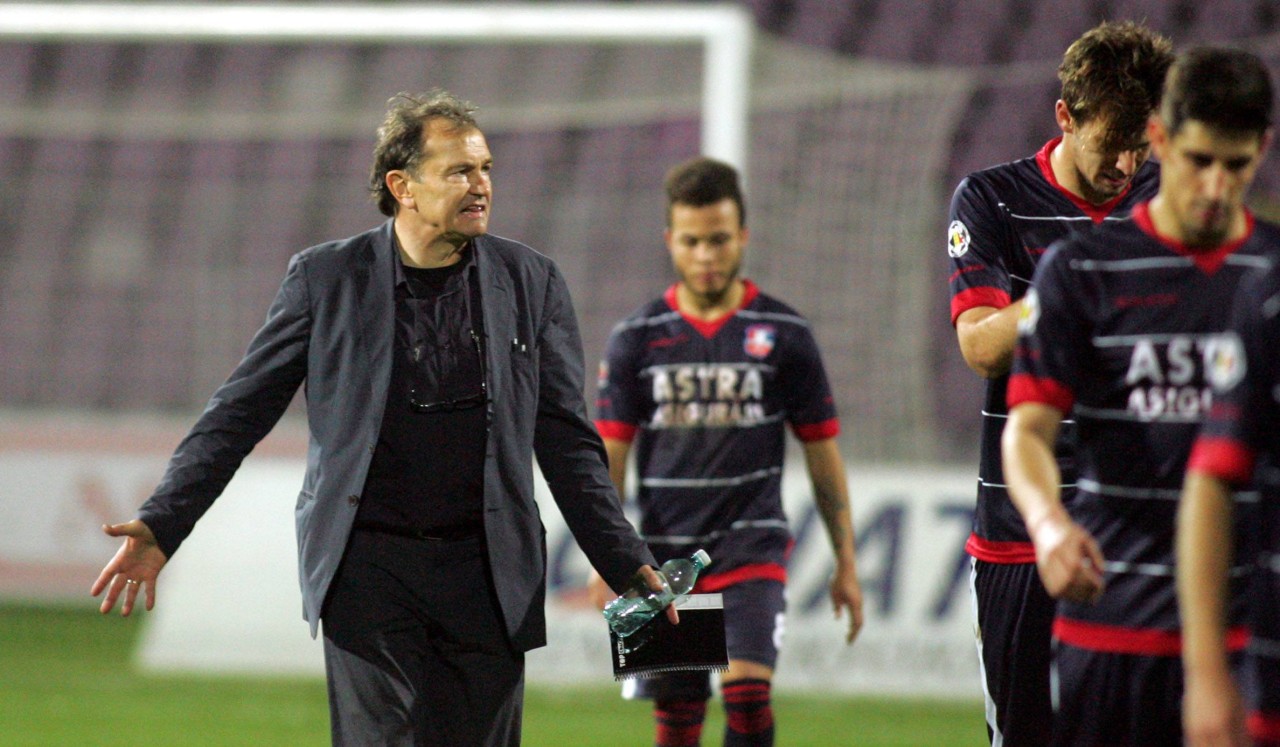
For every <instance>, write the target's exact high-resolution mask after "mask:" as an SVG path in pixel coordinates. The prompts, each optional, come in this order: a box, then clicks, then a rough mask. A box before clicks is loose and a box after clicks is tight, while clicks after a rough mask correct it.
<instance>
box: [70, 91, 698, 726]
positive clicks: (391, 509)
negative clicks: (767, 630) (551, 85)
mask: <svg viewBox="0 0 1280 747" xmlns="http://www.w3.org/2000/svg"><path fill="white" fill-rule="evenodd" d="M473 111H474V110H473V109H472V108H471V107H470V105H469V104H466V103H465V102H461V101H459V100H457V99H456V98H454V97H452V96H451V95H449V94H447V93H445V92H442V91H435V92H432V93H430V94H426V95H423V96H420V97H412V96H407V95H404V94H401V95H400V96H398V97H396V98H394V99H392V102H391V108H390V110H389V111H388V113H387V116H386V119H385V120H384V122H383V126H382V127H381V128H380V129H379V132H378V134H379V142H378V145H377V148H376V149H375V153H374V156H375V158H374V168H373V173H372V177H371V187H372V191H373V194H374V197H375V199H376V200H377V202H378V205H379V209H380V210H381V211H382V212H383V213H384V214H386V215H388V216H390V219H389V220H388V221H386V222H385V223H384V224H383V225H381V226H380V227H378V228H374V229H372V230H370V231H367V232H365V233H363V234H360V235H358V236H354V237H351V238H348V239H344V240H341V241H334V242H330V243H326V244H321V245H319V246H315V247H312V248H310V249H307V250H306V251H304V252H301V253H299V254H297V255H295V256H294V257H293V259H292V260H291V261H290V263H289V269H288V272H287V273H286V275H285V278H284V281H283V283H282V284H281V287H280V290H279V293H278V294H277V296H276V299H275V301H274V302H273V304H272V305H271V308H270V310H269V311H268V313H267V320H266V322H265V324H264V325H263V327H262V328H261V329H260V330H259V331H258V333H257V335H256V336H255V337H254V338H253V341H252V342H251V343H250V346H249V349H248V352H247V353H246V354H245V357H244V359H243V360H242V361H241V362H240V364H239V366H238V367H237V368H236V369H235V370H234V372H233V373H232V374H231V376H230V378H229V379H228V380H227V381H226V383H224V384H223V385H222V386H221V387H220V388H219V389H218V390H217V391H216V392H215V393H214V395H213V397H212V399H211V400H210V402H209V404H208V407H207V408H206V410H205V412H204V413H203V415H202V416H201V417H200V418H199V420H198V421H197V423H196V424H195V426H194V427H193V428H192V430H191V432H190V433H189V434H188V435H187V437H186V438H185V439H184V440H183V441H182V443H181V444H180V445H179V446H178V448H177V450H176V452H175V453H174V455H173V457H172V459H171V460H170V462H169V466H168V469H167V471H166V473H165V475H164V478H163V479H162V481H161V483H160V485H159V487H158V488H157V489H156V491H155V493H154V494H153V495H152V496H151V498H150V499H149V500H148V501H147V502H146V503H145V504H144V505H143V506H142V508H141V509H140V510H139V513H138V517H137V518H136V519H134V520H132V521H129V522H126V523H123V524H118V525H113V526H108V527H105V528H104V531H106V533H107V534H109V535H111V536H118V537H123V538H124V543H123V545H122V546H121V548H120V550H119V551H118V552H117V553H116V555H115V557H114V558H113V559H112V560H111V561H110V562H109V563H108V564H107V565H106V567H105V568H104V569H103V571H102V574H101V575H100V576H99V577H98V579H97V581H96V582H95V583H94V585H93V589H92V592H93V594H94V595H95V596H96V595H98V594H100V593H102V592H103V591H104V590H105V591H106V596H105V598H104V599H103V602H102V611H103V612H104V613H106V612H109V611H110V610H111V609H112V608H113V607H114V606H115V604H116V601H117V600H118V599H119V598H120V597H121V595H122V594H123V603H122V608H121V611H122V613H123V614H125V615H128V614H129V613H130V612H131V611H132V608H133V606H134V604H135V601H136V598H137V595H138V593H139V591H140V590H142V591H144V593H145V604H146V608H147V609H151V608H152V606H153V605H154V603H155V596H156V580H157V576H158V575H159V572H160V570H161V569H162V568H163V566H164V564H165V563H166V562H167V561H168V559H169V558H170V557H172V555H173V553H174V552H175V551H176V550H177V549H178V547H179V545H180V544H181V543H182V541H183V540H184V539H185V538H186V537H187V535H188V534H189V533H190V532H191V530H192V529H193V527H194V526H195V523H196V521H197V520H199V518H200V517H201V516H202V515H203V514H204V512H205V511H206V510H207V509H208V508H209V506H210V505H211V504H212V503H213V501H214V500H215V499H216V498H217V497H218V496H219V495H220V494H221V492H222V490H223V489H224V488H225V486H226V484H227V482H228V481H229V480H230V479H231V477H232V475H233V474H234V473H235V471H236V469H237V468H238V467H239V465H240V463H241V461H242V460H243V459H244V457H245V456H246V455H248V453H249V452H250V451H251V450H252V449H253V447H254V446H255V445H256V444H257V443H258V442H259V441H260V440H261V439H262V438H263V437H264V436H266V435H267V433H268V432H269V431H270V430H271V428H272V427H273V426H274V425H275V424H276V422H277V421H278V420H279V418H280V416H281V415H282V414H283V412H284V411H285V409H286V407H287V406H288V405H289V402H290V401H291V400H292V398H293V396H294V394H295V392H296V391H297V389H298V387H299V386H302V385H305V391H306V402H307V417H308V422H309V427H310V432H311V437H310V447H309V449H308V454H307V472H306V477H305V479H304V483H303V487H302V492H301V494H300V495H299V497H298V502H297V508H296V510H295V514H296V522H297V537H298V569H299V581H300V583H301V587H302V598H303V616H304V617H305V619H306V620H307V621H308V622H309V623H310V624H311V631H312V635H313V636H314V635H315V634H316V632H317V630H318V629H319V627H320V625H321V623H322V622H323V629H324V643H325V663H326V672H327V675H328V682H329V698H330V712H331V720H332V727H333V728H332V731H333V739H334V743H335V744H432V745H436V744H438V745H450V746H451V747H452V746H454V745H472V744H476V745H508V744H511V745H514V744H519V740H520V713H521V702H522V696H523V681H524V652H525V651H527V650H529V649H532V648H536V647H538V646H541V645H544V644H545V642H546V623H545V618H544V611H543V600H544V596H545V589H546V582H545V564H546V550H545V542H544V530H543V527H542V523H541V521H540V519H539V515H538V507H537V505H536V503H535V502H534V498H533V456H534V455H536V456H537V459H538V464H539V466H540V467H541V469H542V472H543V474H544V476H545V477H546V479H547V482H548V484H549V485H550V488H551V492H552V495H553V496H554V497H555V500H556V503H557V504H558V506H559V508H560V510H561V512H562V513H563V514H564V517H565V520H566V522H567V523H568V525H569V528H570V529H571V531H572V532H573V534H574V537H575V538H576V539H577V541H578V543H579V545H580V546H581V547H582V549H583V551H584V552H585V553H586V555H587V558H588V559H589V560H590V561H591V564H592V565H593V566H594V567H595V568H596V569H597V570H598V571H599V572H600V574H601V575H602V576H603V577H604V578H605V579H606V580H607V581H608V582H609V584H610V585H611V586H612V587H613V588H614V589H616V590H621V589H623V588H624V587H625V586H626V585H627V584H628V582H629V580H630V579H631V578H633V577H634V576H635V575H636V574H639V575H640V576H641V577H642V578H644V579H645V580H646V582H647V583H648V584H649V585H650V587H651V588H660V584H659V582H658V580H657V577H656V575H655V574H654V571H653V568H652V565H653V564H654V561H653V557H652V555H651V554H650V553H649V551H648V549H646V547H645V544H644V543H643V542H642V541H641V540H640V538H639V537H638V536H637V535H636V533H635V530H634V529H633V527H632V526H631V524H630V523H629V522H628V521H627V520H626V518H625V517H624V516H623V514H622V512H621V510H620V508H619V505H620V504H619V501H618V498H617V496H616V494H615V492H614V489H613V486H612V483H611V481H610V479H609V473H608V470H607V467H606V465H605V461H604V450H603V447H602V445H601V442H600V439H599V437H598V436H597V434H596V432H595V430H594V428H593V427H592V425H591V424H590V422H589V421H588V419H587V415H586V407H585V404H584V401H583V383H584V372H583V356H582V345H581V340H580V337H579V334H578V328H577V320H576V318H575V316H574V312H573V308H572V304H571V301H570V298H569V292H568V288H567V286H566V285H565V282H564V279H563V278H562V277H561V275H560V274H559V272H558V271H557V269H556V267H555V265H554V264H553V263H552V262H551V260H549V259H548V258H546V257H544V256H542V255H540V254H538V253H536V252H534V251H533V250H531V249H529V248H528V247H526V246H524V245H521V244H518V243H516V242H514V241H509V240H507V239H503V238H499V237H496V236H489V235H487V234H486V231H487V228H488V219H489V212H490V209H491V206H492V184H491V181H490V171H491V169H492V158H491V156H490V154H489V149H488V145H487V144H486V142H485V138H484V135H483V134H482V133H481V131H480V129H479V128H478V126H477V125H476V122H475V120H474V118H473ZM668 614H669V616H670V617H671V618H672V620H673V621H674V620H675V611H674V608H672V609H671V610H670V611H669V612H668ZM602 634H603V633H602Z"/></svg>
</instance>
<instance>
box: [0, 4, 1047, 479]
mask: <svg viewBox="0 0 1280 747" xmlns="http://www.w3.org/2000/svg"><path fill="white" fill-rule="evenodd" d="M17 7H26V8H28V9H32V8H34V9H37V15H36V16H34V18H35V20H34V21H33V20H31V18H28V19H27V20H26V24H27V25H26V26H23V27H21V28H19V26H20V24H19V23H18V21H15V20H14V19H15V18H17V16H15V15H14V14H13V13H11V12H10V11H11V8H17ZM70 7H72V6H66V8H70ZM75 7H76V8H77V10H75V11H72V10H69V9H60V8H62V6H59V5H56V4H48V5H38V6H17V5H13V6H9V7H7V8H6V11H5V13H4V14H3V16H0V174H2V175H3V178H2V179H0V293H3V297H4V299H5V313H4V314H3V315H2V317H0V348H2V349H3V350H4V364H3V366H4V373H5V375H4V376H2V377H0V400H2V401H4V402H5V403H9V404H11V405H15V406H22V407H24V408H54V409H68V410H77V411H83V410H86V409H87V410H101V411H105V412H119V411H128V412H135V411H141V412H168V413H174V412H189V411H191V410H193V409H196V408H199V407H200V406H202V405H203V403H204V401H205V400H206V398H207V397H208V395H209V393H210V392H211V391H212V390H213V388H214V387H215V386H216V385H217V384H218V383H219V382H220V381H221V380H222V378H223V377H224V376H225V375H226V373H227V371H228V370H229V369H230V367H231V366H232V365H234V363H235V362H236V361H237V360H238V358H239V356H240V354H241V352H242V351H243V348H244V345H245V343H246V341H247V340H248V338H249V336H250V335H251V334H252V332H253V331H254V330H255V329H256V328H257V326H258V325H259V324H260V322H261V319H262V316H263V313H264V311H265V309H266V306H267V304H268V303H269V301H270V299H271V297H272V295H273V293H274V291H275V288H276V286H277V284H278V282H279V279H280V277H281V276H282V273H283V268H284V266H285V263H286V261H287V259H288V257H289V256H290V255H291V254H293V253H294V252H296V251H299V250H300V249H302V248H305V247H306V246H309V245H312V244H315V243H318V242H320V241H324V240H329V239H333V238H339V237H342V236H347V235H351V234H354V233H357V232H359V231H362V230H364V229H366V228H369V227H371V226H373V225H374V224H376V223H377V222H378V221H379V220H380V219H381V216H380V215H379V214H378V213H377V211H376V209H374V208H373V206H372V204H371V203H370V202H369V201H368V199H367V196H366V183H367V178H368V169H369V165H370V161H371V151H372V143H373V133H374V130H375V128H376V127H377V125H378V122H379V120H380V119H381V114H382V112H383V110H384V108H385V103H386V101H387V99H388V98H389V97H390V96H391V95H393V94H395V93H396V92H398V91H404V90H408V91H418V90H425V89H427V88H431V87H435V86H441V87H444V88H447V89H449V90H451V91H453V92H454V93H456V94H458V95H460V96H462V97H463V98H466V99H469V100H471V101H474V102H475V103H477V104H478V105H479V106H480V108H481V110H480V121H481V124H482V126H483V127H484V128H485V130H486V133H487V134H488V137H489V141H490V147H491V149H492V151H493V152H494V154H495V159H496V170H495V183H496V200H495V206H496V207H495V211H494V219H493V221H492V223H491V230H493V231H494V232H495V233H498V234H501V235H505V236H509V237H511V238H515V239H518V240H521V241H524V242H526V243H528V244H530V245H532V246H533V247H535V248H536V249H539V250H540V251H543V252H545V253H547V254H549V255H550V256H552V257H553V258H555V259H556V260H557V262H558V263H559V264H560V266H561V267H562V269H563V270H564V272H565V274H566V276H567V278H568V281H569V283H570V286H571V289H572V291H573V293H574V298H575V303H576V305H577V308H578V312H579V315H580V317H581V321H582V328H583V336H584V342H585V347H586V355H587V358H588V361H589V362H590V361H593V360H595V359H597V358H598V357H599V356H600V355H601V354H602V352H603V346H604V341H605V338H606V336H607V334H608V332H609V330H610V328H611V327H612V325H613V324H614V323H615V322H616V321H617V320H618V319H620V318H622V317H623V316H625V315H626V314H628V313H629V312H631V311H632V310H633V309H635V308H636V307H637V306H639V305H640V304H641V303H643V302H644V301H645V300H647V299H648V298H650V297H652V296H654V295H655V294H657V293H659V292H660V291H661V290H662V289H663V287H664V286H665V285H666V284H667V283H668V282H670V280H671V277H672V276H671V271H670V267H669V260H668V258H667V257H666V254H665V250H664V248H663V246H662V240H661V232H662V228H663V220H664V211H663V197H662V193H661V182H662V177H663V174H664V173H665V171H666V170H667V168H669V167H670V166H671V165H672V164H674V163H676V162H677V161H679V160H682V159H685V158H688V157H690V156H693V155H696V154H698V153H700V152H707V153H710V154H712V155H718V156H720V157H724V158H727V159H728V160H731V161H733V162H735V163H737V164H738V165H740V166H742V167H744V170H745V172H746V174H747V177H748V178H747V191H748V201H749V213H750V227H751V230H752V244H751V247H750V248H749V250H748V259H747V273H748V274H749V275H750V276H751V277H753V278H754V279H756V280H757V281H758V282H759V283H760V284H761V286H762V287H763V288H764V289H765V290H766V291H767V292H770V293H773V294H775V295H777V296H779V297H780V298H782V299H783V300H785V301H787V302H789V303H791V304H792V305H793V306H795V307H797V308H798V309H799V310H800V311H801V312H802V313H804V314H805V315H806V316H808V317H809V318H810V320H811V321H812V322H813V324H814V328H815V332H816V334H817V336H818V338H819V342H820V343H821V345H822V346H823V351H824V355H825V360H826V364H827V367H828V369H829V371H830V374H831V377H832V379H833V384H834V386H835V390H836V396H837V402H838V405H839V407H840V411H841V413H842V414H843V416H844V420H845V423H846V433H845V436H844V437H843V438H844V441H843V443H842V445H843V446H844V448H845V452H846V454H847V455H849V456H852V457H855V458H858V459H868V460H919V459H937V458H947V457H948V456H950V455H951V452H950V451H949V449H950V446H949V441H948V438H947V436H946V433H945V428H944V430H942V431H940V430H939V429H940V428H943V425H940V416H939V415H938V412H939V407H938V403H939V401H940V400H946V399H947V397H946V396H945V395H940V394H939V387H940V384H939V382H938V381H937V378H938V376H937V366H936V365H935V364H934V363H932V361H934V360H936V358H937V350H936V348H937V341H938V338H939V335H940V334H942V335H946V334H949V332H948V331H946V330H944V331H943V332H941V333H940V332H939V329H938V328H939V327H940V326H942V327H945V312H942V311H940V310H939V308H938V301H937V299H938V298H939V297H940V296H941V295H943V294H944V293H945V291H944V290H943V288H944V287H945V286H943V285H942V280H943V279H945V278H944V277H940V276H939V273H940V272H942V271H943V270H942V268H943V265H944V259H943V255H942V254H941V250H940V247H941V238H940V236H941V233H942V229H941V228H940V227H939V226H940V225H941V224H942V223H943V222H944V216H945V210H946V200H947V197H948V195H949V190H950V185H949V184H948V183H947V182H948V179H949V178H950V176H949V174H948V171H947V170H948V167H949V165H950V163H951V155H952V146H953V140H954V135H955V131H956V126H957V122H960V121H962V120H964V118H965V111H964V109H965V107H966V106H967V105H968V103H969V102H970V98H971V94H972V92H973V90H974V86H975V85H976V84H975V82H974V81H975V76H974V74H973V73H972V72H971V71H963V70H938V69H930V70H912V69H901V68H894V67H886V66H878V65H874V64H868V63H856V62H850V61H849V60H847V59H840V58H836V57H834V56H832V55H828V54H825V53H821V52H816V51H812V50H801V49H797V48H794V47H791V46H787V45H785V44H783V43H780V42H778V41H776V40H772V39H769V38H760V37H757V38H756V40H755V44H754V54H753V56H752V57H751V63H750V65H749V67H748V66H746V65H745V64H743V63H741V62H739V64H738V66H737V70H736V71H735V70H734V69H733V66H732V64H731V63H730V62H728V61H730V60H732V59H734V57H733V55H734V54H737V53H738V52H733V51H732V50H733V49H738V47H734V46H733V45H732V44H730V45H728V46H726V42H725V41H724V39H723V38H722V35H721V34H719V32H717V31H715V30H714V29H712V28H711V26H710V25H707V24H705V23H704V21H705V19H702V20H698V18H695V17H686V18H684V20H682V18H681V17H680V16H679V15H678V14H679V13H681V12H688V8H687V6H685V7H683V10H682V8H681V7H677V6H661V5H655V6H648V7H647V9H646V7H645V6H641V5H635V6H626V7H627V8H631V9H632V10H634V11H635V12H636V13H639V15H633V16H627V17H626V18H625V20H624V21H623V22H622V23H621V24H619V23H614V24H613V25H612V26H608V25H607V24H605V26H607V27H605V26H602V27H601V28H598V29H596V31H595V32H594V33H593V32H590V31H588V30H584V29H583V28H581V27H580V26H578V25H572V26H566V27H564V28H560V29H559V30H558V31H555V32H554V33H553V32H547V34H548V35H547V36H546V37H545V38H543V39H541V40H540V41H539V42H538V43H530V40H529V39H528V38H519V37H518V34H517V35H513V36H511V38H509V39H504V37H503V36H502V35H503V34H508V33H514V32H511V30H510V28H509V27H511V26H517V27H519V28H520V29H523V32H522V33H529V29H530V28H534V27H535V26H536V24H535V22H534V21H533V20H528V19H530V18H535V17H536V18H543V19H544V21H545V18H546V17H547V11H546V6H543V11H542V12H541V13H540V14H539V13H534V14H533V15H531V16H525V17H522V18H520V19H517V20H518V21H519V22H518V23H516V22H514V21H512V18H511V16H510V15H509V14H508V15H502V14H501V13H497V14H495V13H489V14H487V15H486V14H484V13H481V14H479V15H468V16H466V17H465V18H464V21H463V22H461V23H459V24H457V26H456V27H451V28H456V30H454V31H451V32H448V33H446V31H444V30H438V31H437V32H433V33H434V38H431V39H420V38H414V37H413V36H412V34H411V33H410V32H409V31H405V30H404V29H409V30H410V31H411V30H412V28H413V27H414V26H415V24H417V26H418V27H421V25H422V24H423V23H425V21H420V20H417V19H411V18H408V17H406V19H405V21H404V23H403V24H401V26H402V27H403V28H391V29H388V28H385V26H386V24H385V23H384V24H383V27H380V30H379V29H374V28H372V27H371V26H370V25H367V24H362V23H358V22H356V20H353V19H354V18H355V16H348V17H345V18H344V17H341V16H336V17H335V16H329V15H326V13H327V12H328V11H325V10H323V9H321V8H320V6H315V8H313V10H312V11H311V13H312V14H314V17H313V15H307V16H305V18H307V19H310V20H306V21H305V22H304V21H302V20H297V19H294V20H293V22H291V23H289V24H286V25H284V26H278V27H276V28H268V27H267V24H266V22H265V21H262V20H261V19H260V18H257V17H254V18H251V19H249V20H248V21H246V20H245V19H243V18H237V19H234V20H233V21H226V28H223V27H221V26H219V27H215V26H214V25H211V22H207V23H202V24H194V23H191V22H190V20H189V14H190V13H194V12H195V10H193V9H196V8H206V9H207V8H209V7H217V6H185V7H184V6H172V7H171V6H75ZM130 7H136V8H137V9H145V8H150V9H152V10H153V11H155V10H156V9H157V8H160V10H161V11H164V12H159V11H156V15H155V18H153V19H151V21H152V26H151V27H149V28H150V29H151V30H150V31H148V32H146V33H142V32H137V33H132V34H131V33H129V32H128V30H127V28H125V27H127V24H126V23H125V22H124V21H123V20H121V19H122V18H125V17H126V16H127V17H128V18H134V15H133V14H134V13H135V11H128V12H126V11H125V10H123V9H126V8H130ZM222 7H227V6H222ZM293 7H294V9H298V8H300V7H302V6H293ZM377 7H380V8H384V9H386V8H391V9H393V10H394V9H397V8H398V9H400V11H401V12H405V13H408V10H407V9H409V8H410V7H418V8H419V9H421V8H422V6H377ZM451 7H455V9H456V7H457V6H451ZM477 7H480V8H482V9H483V8H489V7H492V6H477ZM531 7H533V6H507V11H508V12H514V11H513V9H520V8H523V9H524V10H521V11H520V12H525V10H528V9H529V8H531ZM559 7H560V10H561V11H564V10H565V9H566V8H569V9H570V10H571V12H569V13H562V16H561V18H562V21H563V18H584V17H589V16H590V13H588V12H587V11H589V10H591V9H592V8H595V7H596V6H588V5H574V6H559ZM698 7H702V8H704V9H707V8H709V7H711V6H698ZM166 8H167V10H166ZM86 9H96V10H95V12H97V13H98V15H97V16H96V21H93V22H90V20H88V19H91V18H93V17H92V16H87V15H85V14H86V13H87V12H88V10H86ZM104 9H105V10H104ZM723 9H724V8H721V10H723ZM330 10H332V8H330ZM430 10H431V8H430V7H426V9H425V10H422V12H428V11H430ZM552 10H553V11H554V8H552ZM136 12H143V11H142V10H137V11H136ZM698 12H702V11H698ZM664 13H665V15H664ZM672 14H676V15H672ZM730 15H731V16H732V15H734V14H730ZM500 18H506V19H507V20H506V21H505V22H502V21H500ZM738 18H739V21H740V20H741V16H740V15H739V16H738ZM642 19H643V20H642ZM235 23H238V24H240V25H239V26H235V25H234V24H235ZM42 24H43V25H42ZM646 24H647V25H646ZM699 24H703V25H699ZM619 25H621V26H624V27H627V28H631V29H633V30H634V31H635V32H636V33H635V38H623V37H622V36H621V35H620V34H619V32H618V27H619ZM729 25H730V27H732V26H733V23H732V22H731V23H730V24H729ZM433 28H434V27H433ZM122 29H125V30H122ZM691 29H692V31H691ZM135 31H136V29H135ZM236 34H238V35H239V36H238V37H237V36H236ZM451 34H452V35H451ZM664 35H665V36H664ZM672 38H676V40H677V41H678V42H680V43H671V41H672ZM734 43H735V44H741V40H738V41H736V42H734ZM726 49H728V50H729V51H728V52H726ZM1045 73H1047V80H1048V81H1052V68H1051V66H1050V67H1048V68H1047V70H1040V69H1037V75H1040V79H1039V80H1040V83H1039V85H1041V86H1043V82H1044V80H1046V78H1045V75H1044V74H1045ZM748 84H749V94H748ZM975 406H976V405H975ZM943 419H945V418H943Z"/></svg>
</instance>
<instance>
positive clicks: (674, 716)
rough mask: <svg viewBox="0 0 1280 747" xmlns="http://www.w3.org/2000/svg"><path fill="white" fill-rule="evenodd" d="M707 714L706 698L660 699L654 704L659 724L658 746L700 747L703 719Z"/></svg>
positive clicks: (656, 743) (657, 723)
mask: <svg viewBox="0 0 1280 747" xmlns="http://www.w3.org/2000/svg"><path fill="white" fill-rule="evenodd" d="M706 715H707V701H705V700H659V701H656V702H654V704H653V720H654V721H655V722H656V725H657V727H658V728H657V737H656V741H655V742H654V744H655V745H656V747H698V743H699V742H700V740H701V739H702V720H703V718H704V717H705V716H706Z"/></svg>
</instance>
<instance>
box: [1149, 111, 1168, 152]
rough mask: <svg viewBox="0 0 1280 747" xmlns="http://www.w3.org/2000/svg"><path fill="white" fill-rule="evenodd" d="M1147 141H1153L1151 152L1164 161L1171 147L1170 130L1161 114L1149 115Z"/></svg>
mask: <svg viewBox="0 0 1280 747" xmlns="http://www.w3.org/2000/svg"><path fill="white" fill-rule="evenodd" d="M1147 142H1149V143H1151V153H1152V155H1154V156H1155V157H1156V160H1157V161H1163V160H1164V156H1165V153H1166V151H1167V150H1168V147H1169V130H1168V129H1166V128H1165V126H1164V120H1163V119H1161V118H1160V115H1159V114H1152V115H1151V116H1150V117H1147Z"/></svg>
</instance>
